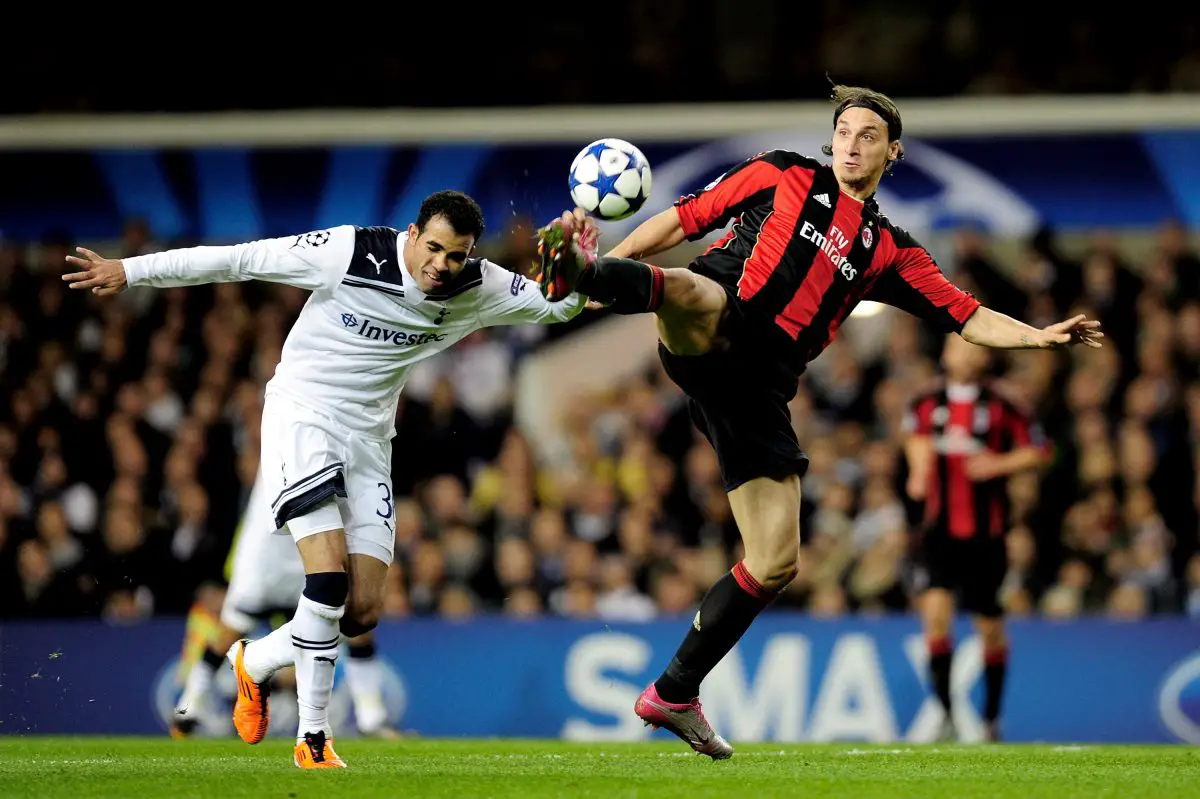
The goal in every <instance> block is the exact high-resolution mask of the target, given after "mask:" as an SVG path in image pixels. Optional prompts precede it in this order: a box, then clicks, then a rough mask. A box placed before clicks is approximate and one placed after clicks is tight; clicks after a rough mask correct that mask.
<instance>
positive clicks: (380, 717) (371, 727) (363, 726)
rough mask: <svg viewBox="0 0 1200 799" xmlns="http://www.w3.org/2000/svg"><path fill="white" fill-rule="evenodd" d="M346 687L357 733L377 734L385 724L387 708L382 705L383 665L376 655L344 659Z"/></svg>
mask: <svg viewBox="0 0 1200 799" xmlns="http://www.w3.org/2000/svg"><path fill="white" fill-rule="evenodd" d="M346 685H347V686H348V687H349V688H350V698H351V699H352V700H353V701H354V719H355V721H356V722H357V723H358V731H359V732H361V733H364V734H370V733H373V732H378V731H379V729H380V728H381V727H382V726H383V725H384V724H385V723H387V707H386V706H385V705H384V704H383V664H382V663H380V662H379V656H378V655H372V656H371V657H365V658H364V657H357V658H356V657H353V656H351V657H348V658H346Z"/></svg>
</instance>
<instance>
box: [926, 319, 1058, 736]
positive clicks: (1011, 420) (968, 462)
mask: <svg viewBox="0 0 1200 799" xmlns="http://www.w3.org/2000/svg"><path fill="white" fill-rule="evenodd" d="M990 362H991V352H990V351H989V350H986V349H984V348H983V347H977V346H975V345H974V344H969V343H968V342H966V341H964V340H963V339H962V338H960V337H959V336H948V337H947V339H946V344H945V347H944V349H943V350H942V368H943V370H944V375H945V379H944V380H943V381H941V382H940V384H939V385H937V386H935V387H934V388H932V389H930V390H929V391H926V392H923V393H922V394H921V395H920V396H918V397H917V398H916V399H915V400H914V401H913V403H912V409H911V412H910V414H909V418H908V421H907V427H908V430H907V433H908V435H907V438H906V440H905V442H904V451H905V455H906V456H907V458H908V494H909V496H910V497H912V498H913V499H916V500H921V501H923V502H924V504H925V515H924V520H923V523H922V532H921V536H920V551H921V558H920V560H921V561H922V565H923V566H924V570H925V572H926V578H927V587H926V590H925V591H924V592H923V593H922V596H921V599H920V606H921V617H922V620H923V622H924V626H925V637H926V640H927V641H928V642H929V670H930V677H931V679H932V683H933V689H934V692H935V693H936V694H937V697H938V699H939V700H941V703H942V707H943V708H944V709H945V711H946V716H945V719H944V721H943V723H942V730H941V734H940V736H939V737H940V738H941V740H945V741H950V740H955V739H956V738H957V737H958V736H957V732H956V730H955V725H954V717H953V714H952V709H951V701H950V665H951V660H952V658H953V654H954V646H953V640H952V638H951V624H952V622H953V620H954V605H955V594H956V593H957V594H958V595H959V597H960V599H961V607H962V609H963V610H964V611H966V612H967V613H970V614H971V615H972V616H973V617H974V620H975V626H976V628H977V630H978V632H979V637H980V639H981V641H982V643H983V660H984V685H985V697H984V711H983V720H984V724H985V729H984V736H985V738H986V739H987V740H989V741H998V740H999V739H1000V728H999V718H1000V702H1001V698H1002V696H1003V693H1004V677H1005V674H1006V672H1007V670H1008V639H1007V636H1006V635H1005V630H1004V611H1003V608H1002V607H1001V605H1000V597H999V592H1000V585H1001V583H1003V582H1004V575H1005V572H1006V571H1007V570H1008V555H1007V550H1006V549H1005V544H1004V534H1005V532H1006V531H1007V530H1008V478H1009V477H1011V476H1012V475H1014V474H1016V473H1018V472H1022V471H1025V470H1028V469H1037V468H1038V467H1040V466H1042V465H1044V464H1045V462H1046V459H1047V456H1048V455H1049V450H1048V448H1047V444H1046V440H1045V437H1044V436H1043V435H1042V433H1041V430H1040V428H1039V427H1038V425H1037V424H1036V423H1035V422H1034V421H1033V419H1032V418H1031V417H1030V416H1029V414H1028V413H1026V412H1024V411H1022V410H1021V409H1020V407H1019V406H1018V405H1017V404H1015V403H1014V402H1013V401H1012V400H1010V399H1008V398H1006V397H1005V396H1004V394H1003V393H1002V392H1001V391H999V390H998V389H997V388H996V387H995V386H994V385H992V384H991V382H990V381H987V380H985V379H984V377H985V375H986V373H987V370H988V367H989V365H990Z"/></svg>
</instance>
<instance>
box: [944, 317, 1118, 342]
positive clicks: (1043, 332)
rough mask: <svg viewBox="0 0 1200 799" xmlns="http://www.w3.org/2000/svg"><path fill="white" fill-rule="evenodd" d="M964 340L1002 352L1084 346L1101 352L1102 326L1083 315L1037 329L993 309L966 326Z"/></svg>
mask: <svg viewBox="0 0 1200 799" xmlns="http://www.w3.org/2000/svg"><path fill="white" fill-rule="evenodd" d="M962 337H963V338H964V339H966V340H967V341H969V342H971V343H972V344H978V345H980V346H981V347H992V348H994V349H1002V350H1038V349H1057V348H1060V347H1070V346H1074V345H1076V344H1084V345H1086V346H1088V347H1096V348H1099V347H1100V346H1101V342H1100V339H1102V338H1104V333H1102V332H1100V323H1099V322H1097V321H1096V320H1094V319H1088V318H1087V317H1086V316H1084V315H1083V314H1079V315H1078V316H1074V317H1072V318H1070V319H1067V320H1065V321H1063V322H1058V323H1057V324H1053V325H1049V326H1047V327H1044V328H1041V329H1038V328H1036V327H1033V326H1031V325H1027V324H1025V323H1024V322H1021V321H1018V320H1016V319H1013V318H1012V317H1011V316H1005V315H1004V314H1002V313H997V312H996V311H993V310H992V309H990V308H984V307H981V308H979V309H978V310H977V311H976V312H975V313H974V314H972V315H971V318H970V319H968V320H967V323H966V324H965V325H964V326H963V329H962Z"/></svg>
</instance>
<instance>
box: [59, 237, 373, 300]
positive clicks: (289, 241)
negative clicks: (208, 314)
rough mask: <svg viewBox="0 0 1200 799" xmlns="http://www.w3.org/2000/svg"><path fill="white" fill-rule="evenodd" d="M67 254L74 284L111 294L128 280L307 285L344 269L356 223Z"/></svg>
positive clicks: (137, 283)
mask: <svg viewBox="0 0 1200 799" xmlns="http://www.w3.org/2000/svg"><path fill="white" fill-rule="evenodd" d="M76 251H77V252H78V253H79V254H78V255H68V256H67V263H68V264H70V265H71V267H73V268H74V269H75V271H72V272H68V273H67V274H64V275H63V280H64V281H66V282H67V283H68V284H69V286H70V287H71V288H73V289H77V290H82V291H89V290H90V291H91V292H92V293H94V294H97V295H101V296H107V295H110V294H116V293H117V292H119V291H122V290H123V289H124V288H126V286H154V287H157V288H168V287H175V286H197V285H202V284H205V283H231V282H235V281H244V280H265V281H269V282H272V283H286V284H288V285H292V286H297V287H299V288H305V289H309V290H315V289H318V288H322V287H325V286H328V285H330V284H331V283H332V282H334V281H336V279H337V278H338V277H340V274H341V273H344V272H345V270H346V268H347V266H348V265H349V263H350V257H351V255H352V254H353V252H354V228H353V227H351V226H349V225H344V226H342V227H338V228H331V229H329V230H322V231H314V232H311V233H305V234H301V235H299V236H288V237H285V238H278V239H261V240H258V241H251V242H246V243H244V244H234V245H231V246H204V247H186V248H180V249H175V250H166V251H163V252H157V253H152V254H150V255H139V256H135V257H132V258H124V259H117V258H105V257H103V256H100V255H98V254H96V253H94V252H92V251H91V250H88V249H85V248H83V247H77V248H76Z"/></svg>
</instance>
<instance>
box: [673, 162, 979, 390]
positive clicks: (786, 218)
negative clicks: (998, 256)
mask: <svg viewBox="0 0 1200 799" xmlns="http://www.w3.org/2000/svg"><path fill="white" fill-rule="evenodd" d="M675 208H676V212H677V213H678V215H679V221H680V224H681V225H682V226H683V230H684V233H686V235H687V237H688V239H689V240H692V241H695V240H698V239H700V238H702V237H703V236H705V235H707V234H709V233H711V232H712V231H714V230H719V229H721V228H723V227H725V225H727V224H728V223H729V222H730V220H732V221H733V226H732V227H731V228H730V230H729V232H728V233H727V234H726V235H725V236H724V237H723V238H721V239H720V240H719V241H717V242H716V243H714V244H713V245H712V246H711V247H709V248H708V250H707V251H705V253H704V254H703V255H701V256H699V257H698V258H697V259H696V260H695V261H693V263H692V264H691V267H690V268H691V269H692V270H693V271H695V272H698V273H700V274H703V275H706V276H708V277H710V278H712V279H714V280H716V281H717V282H719V283H721V284H722V285H725V286H727V287H729V288H730V289H736V292H737V296H738V298H739V299H740V300H741V301H742V302H743V303H744V304H745V305H746V306H747V307H748V308H750V309H753V310H754V311H756V312H757V313H758V314H760V315H761V316H762V317H763V318H765V319H769V320H771V321H773V323H774V325H775V326H776V327H778V328H779V329H780V330H782V331H783V333H784V334H785V335H786V336H787V337H788V339H790V342H789V341H787V340H786V339H785V340H784V343H785V349H786V350H787V352H788V353H789V358H790V360H792V366H793V367H794V368H795V369H796V371H797V372H802V371H803V370H804V368H805V367H806V366H807V364H808V363H809V362H810V361H812V360H813V359H814V358H816V357H817V356H818V355H820V354H821V352H822V351H823V350H824V349H825V348H826V347H827V346H828V345H829V342H831V341H832V340H833V337H834V335H836V333H837V330H838V327H840V326H841V324H842V322H843V321H844V320H845V319H846V317H847V316H849V315H850V312H851V311H853V310H854V308H855V306H856V305H858V303H859V302H861V301H862V300H872V301H875V302H880V303H886V304H887V305H892V306H895V307H897V308H901V309H903V310H905V311H907V312H909V313H911V314H913V315H914V316H917V317H919V318H921V319H924V320H926V321H929V322H933V323H935V324H937V325H938V326H939V327H940V328H942V329H943V330H945V331H947V332H961V331H962V328H963V325H965V324H966V322H967V320H968V319H969V318H970V317H971V315H972V314H973V313H974V312H975V310H976V309H977V308H978V307H979V302H978V301H977V300H976V299H975V298H974V297H973V296H971V295H970V294H969V293H967V292H965V291H963V290H961V289H959V288H958V287H956V286H955V285H953V284H952V283H950V281H948V280H947V279H946V277H945V275H943V274H942V271H941V269H940V268H939V267H938V265H937V263H936V262H935V261H934V259H933V257H932V256H931V255H930V254H929V252H928V251H927V250H926V249H925V248H924V247H922V246H921V245H920V244H918V243H917V242H916V241H915V240H914V239H913V238H912V236H910V235H909V234H908V233H907V232H905V231H904V230H902V229H901V228H899V227H897V226H896V225H893V224H892V223H891V222H890V221H889V220H888V219H887V217H885V216H884V215H883V214H881V213H880V212H879V207H878V206H877V205H876V203H875V201H874V199H870V200H868V201H866V202H865V203H864V202H861V201H859V200H856V199H855V198H853V197H851V196H849V195H848V194H844V193H843V192H842V191H841V189H840V187H839V185H838V182H837V178H836V177H835V176H834V174H833V169H832V168H831V167H829V166H826V165H823V164H821V163H819V162H818V161H816V160H814V159H811V158H807V157H805V156H802V155H798V154H796V153H791V152H787V151H785V150H772V151H769V152H765V153H759V154H758V155H756V156H754V157H753V158H750V159H748V160H746V161H744V162H742V163H741V164H739V165H737V166H736V167H734V168H733V169H731V170H729V171H728V172H726V173H725V174H724V175H722V176H721V177H720V178H718V179H717V180H715V181H713V182H712V183H710V184H709V185H707V186H705V187H704V189H703V190H702V191H700V192H698V193H697V194H693V195H687V196H684V197H681V198H680V199H679V200H678V201H676V203H675Z"/></svg>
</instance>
